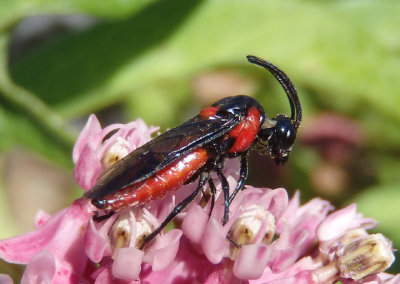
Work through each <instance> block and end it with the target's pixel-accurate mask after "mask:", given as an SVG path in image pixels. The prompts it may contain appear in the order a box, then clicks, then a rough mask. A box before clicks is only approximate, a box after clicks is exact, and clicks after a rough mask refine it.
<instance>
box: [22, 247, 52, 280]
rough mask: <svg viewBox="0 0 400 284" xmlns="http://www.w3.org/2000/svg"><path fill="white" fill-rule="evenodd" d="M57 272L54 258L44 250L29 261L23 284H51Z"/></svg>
mask: <svg viewBox="0 0 400 284" xmlns="http://www.w3.org/2000/svg"><path fill="white" fill-rule="evenodd" d="M55 271H56V263H55V260H54V257H53V256H52V255H51V254H50V253H49V252H47V251H45V250H43V251H41V252H39V253H38V254H36V255H35V256H34V257H32V259H31V260H30V261H29V264H28V266H27V267H26V269H25V272H24V274H23V276H22V279H21V284H35V283H37V284H41V283H49V284H50V283H51V280H52V278H53V276H54V273H55Z"/></svg>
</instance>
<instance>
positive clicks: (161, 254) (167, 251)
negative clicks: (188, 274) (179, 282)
mask: <svg viewBox="0 0 400 284" xmlns="http://www.w3.org/2000/svg"><path fill="white" fill-rule="evenodd" d="M181 236H182V231H181V230H179V229H172V230H170V231H169V232H168V233H166V234H165V235H163V236H160V237H159V238H158V239H157V241H156V243H155V244H154V246H153V247H151V248H150V249H149V250H148V251H147V253H146V255H145V256H144V261H145V262H146V263H149V264H151V266H152V269H153V271H159V270H163V269H165V268H166V267H167V266H168V265H169V264H170V263H171V262H172V261H173V260H174V259H175V257H176V254H177V252H178V248H179V240H180V238H181Z"/></svg>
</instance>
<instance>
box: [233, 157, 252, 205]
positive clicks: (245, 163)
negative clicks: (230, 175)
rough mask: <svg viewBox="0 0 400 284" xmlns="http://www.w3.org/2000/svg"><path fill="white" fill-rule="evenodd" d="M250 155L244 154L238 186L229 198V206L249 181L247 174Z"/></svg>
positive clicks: (241, 159) (241, 158)
mask: <svg viewBox="0 0 400 284" xmlns="http://www.w3.org/2000/svg"><path fill="white" fill-rule="evenodd" d="M247 157H248V155H247V152H246V153H244V154H243V155H242V156H241V157H240V173H239V180H238V183H237V185H236V188H235V190H234V191H233V192H232V195H231V196H230V197H229V204H231V203H232V201H233V199H234V198H235V196H236V194H237V193H238V192H239V190H241V189H242V188H243V186H244V183H245V181H246V179H247V173H248V170H247V169H248V158H247Z"/></svg>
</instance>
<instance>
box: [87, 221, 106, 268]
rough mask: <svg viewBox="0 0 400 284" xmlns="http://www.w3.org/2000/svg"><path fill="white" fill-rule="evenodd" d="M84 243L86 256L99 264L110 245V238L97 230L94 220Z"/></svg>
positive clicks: (90, 222) (90, 223)
mask: <svg viewBox="0 0 400 284" xmlns="http://www.w3.org/2000/svg"><path fill="white" fill-rule="evenodd" d="M84 243H85V253H86V255H87V256H88V257H89V259H90V260H91V261H93V262H95V263H99V262H100V261H101V259H102V258H103V256H104V252H105V250H106V247H107V245H108V236H107V235H105V234H101V232H99V231H98V230H97V229H96V227H95V225H94V222H93V220H90V221H89V227H88V229H87V230H86V233H85V237H84Z"/></svg>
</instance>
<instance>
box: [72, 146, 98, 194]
mask: <svg viewBox="0 0 400 284" xmlns="http://www.w3.org/2000/svg"><path fill="white" fill-rule="evenodd" d="M102 170H103V168H102V166H101V163H100V161H99V159H98V158H97V156H96V154H95V152H94V150H93V148H92V147H91V146H90V145H89V144H86V145H85V147H83V150H82V153H81V155H80V156H79V158H78V161H77V162H76V163H75V168H74V172H73V175H74V179H75V181H76V183H77V184H78V185H79V186H80V187H81V188H82V189H84V190H89V189H90V188H91V187H92V186H93V185H94V184H95V183H96V179H97V177H98V176H99V175H100V173H101V171H102Z"/></svg>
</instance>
